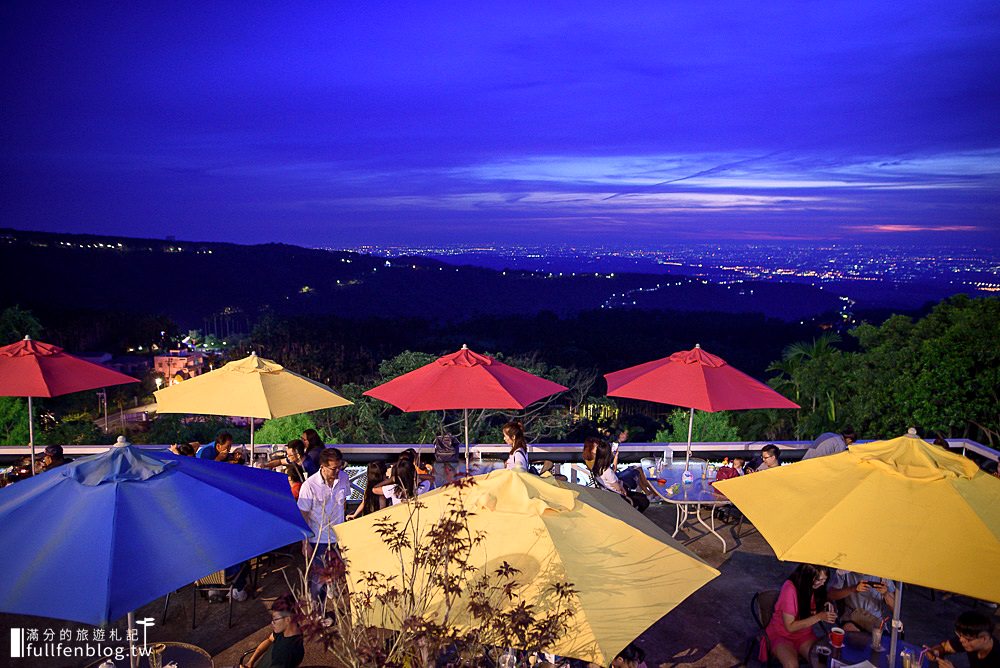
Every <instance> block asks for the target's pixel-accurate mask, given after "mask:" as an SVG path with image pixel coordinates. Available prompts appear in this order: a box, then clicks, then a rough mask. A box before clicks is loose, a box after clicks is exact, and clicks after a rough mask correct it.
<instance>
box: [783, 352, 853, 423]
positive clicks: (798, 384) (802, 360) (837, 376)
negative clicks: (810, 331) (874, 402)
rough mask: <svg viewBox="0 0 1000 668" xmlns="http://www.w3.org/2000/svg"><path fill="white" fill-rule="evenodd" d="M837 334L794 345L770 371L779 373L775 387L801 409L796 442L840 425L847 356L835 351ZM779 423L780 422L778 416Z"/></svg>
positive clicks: (797, 421)
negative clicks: (840, 403)
mask: <svg viewBox="0 0 1000 668" xmlns="http://www.w3.org/2000/svg"><path fill="white" fill-rule="evenodd" d="M838 343H840V337H839V336H838V335H837V334H833V333H827V334H823V335H822V336H820V337H819V338H818V339H814V340H813V341H811V342H799V343H793V344H791V345H790V346H788V347H787V348H785V350H784V352H783V354H782V356H781V360H780V361H778V362H774V363H772V364H771V365H770V366H769V367H768V371H777V372H778V376H776V377H775V378H774V379H772V381H771V385H772V387H774V388H775V389H777V390H778V391H779V392H781V393H783V394H784V395H785V396H787V397H789V398H790V399H791V400H792V401H794V402H795V403H797V404H799V405H800V406H802V410H801V411H800V412H799V414H798V416H797V418H798V419H797V420H796V421H795V433H794V436H795V437H796V438H809V436H810V435H811V434H818V433H821V432H824V431H829V430H831V429H834V428H835V427H836V426H837V425H838V420H839V419H840V415H839V408H840V407H839V403H838V401H840V400H841V398H842V396H843V394H845V393H846V391H848V389H847V388H846V387H844V382H843V381H844V374H845V372H846V368H845V361H846V360H845V356H844V353H843V352H842V351H841V350H840V349H839V348H837V347H836V344H838ZM775 417H776V418H777V419H781V418H780V417H778V416H775Z"/></svg>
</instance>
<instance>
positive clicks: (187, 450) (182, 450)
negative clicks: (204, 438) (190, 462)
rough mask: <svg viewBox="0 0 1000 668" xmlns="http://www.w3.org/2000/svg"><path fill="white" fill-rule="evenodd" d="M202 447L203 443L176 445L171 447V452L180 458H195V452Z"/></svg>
mask: <svg viewBox="0 0 1000 668" xmlns="http://www.w3.org/2000/svg"><path fill="white" fill-rule="evenodd" d="M200 447H201V443H198V442H197V441H194V442H193V443H174V444H173V445H171V446H170V452H172V453H174V454H175V455H177V456H179V457H194V453H195V450H196V449H197V448H200Z"/></svg>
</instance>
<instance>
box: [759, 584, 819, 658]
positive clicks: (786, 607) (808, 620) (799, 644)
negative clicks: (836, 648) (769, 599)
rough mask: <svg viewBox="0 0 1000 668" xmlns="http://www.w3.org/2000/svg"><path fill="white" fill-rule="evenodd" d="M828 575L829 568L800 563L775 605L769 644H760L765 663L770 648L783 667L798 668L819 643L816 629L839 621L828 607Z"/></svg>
mask: <svg viewBox="0 0 1000 668" xmlns="http://www.w3.org/2000/svg"><path fill="white" fill-rule="evenodd" d="M828 576H829V571H828V570H827V568H826V566H814V565H812V564H799V565H798V566H797V567H796V568H795V570H794V571H792V574H791V575H789V576H788V579H787V580H785V583H784V584H783V585H781V593H780V594H778V600H777V602H775V604H774V615H773V616H772V617H771V621H770V623H768V625H767V628H766V629H764V633H765V634H767V640H768V642H767V643H766V644H765V643H761V645H760V656H759V657H758V658H759V659H760V660H761V661H765V662H766V661H767V652H768V649H769V648H770V653H771V656H773V657H774V658H776V659H777V660H778V661H780V662H781V665H782V667H783V668H798V666H799V657H800V656H801V657H803V658H806V659H808V657H809V650H810V649H811V648H812V646H813V645H814V644H815V643H816V635H815V634H814V633H813V629H812V627H813V626H814V625H816V624H818V623H820V622H827V623H828V624H833V623H835V622H836V621H837V613H836V612H834V611H833V610H828V609H827V608H826V580H827V577H828ZM831 607H832V605H831Z"/></svg>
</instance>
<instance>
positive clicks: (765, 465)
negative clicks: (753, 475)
mask: <svg viewBox="0 0 1000 668" xmlns="http://www.w3.org/2000/svg"><path fill="white" fill-rule="evenodd" d="M760 458H761V460H763V461H761V464H760V466H758V467H757V468H756V469H754V471H755V472H756V471H766V470H768V469H776V468H778V467H779V466H781V449H780V448H779V447H778V446H776V445H775V444H774V443H768V444H767V445H765V446H764V447H763V448H761V449H760Z"/></svg>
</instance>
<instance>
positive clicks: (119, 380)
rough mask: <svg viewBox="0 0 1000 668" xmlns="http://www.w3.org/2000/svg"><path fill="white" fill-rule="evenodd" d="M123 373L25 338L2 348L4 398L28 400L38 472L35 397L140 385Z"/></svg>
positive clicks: (0, 388) (0, 372)
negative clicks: (133, 384)
mask: <svg viewBox="0 0 1000 668" xmlns="http://www.w3.org/2000/svg"><path fill="white" fill-rule="evenodd" d="M138 382H139V381H138V380H137V379H135V378H132V377H131V376H126V375H125V374H123V373H118V372H117V371H112V370H111V369H108V368H106V367H103V366H101V365H100V364H94V363H93V362H88V361H86V360H82V359H80V358H79V357H73V356H72V355H70V354H68V353H65V352H63V349H62V348H60V347H59V346H54V345H52V344H51V343H42V342H41V341H32V340H31V338H30V337H27V336H26V337H24V340H23V341H18V342H17V343H12V344H10V345H9V346H3V347H2V348H0V396H3V397H27V398H28V443H29V446H30V447H31V471H32V473H34V471H35V426H34V419H33V415H32V412H33V407H32V405H31V399H32V397H57V396H59V395H62V394H70V393H72V392H82V391H84V390H93V389H96V388H98V387H108V386H110V385H122V384H124V383H138Z"/></svg>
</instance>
